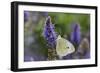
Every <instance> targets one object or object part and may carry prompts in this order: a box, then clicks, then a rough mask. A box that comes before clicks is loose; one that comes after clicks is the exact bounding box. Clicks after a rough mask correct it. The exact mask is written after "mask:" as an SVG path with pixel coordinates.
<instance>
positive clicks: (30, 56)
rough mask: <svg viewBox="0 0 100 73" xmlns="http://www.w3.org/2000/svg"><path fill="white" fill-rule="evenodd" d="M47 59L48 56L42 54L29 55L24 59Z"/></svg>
mask: <svg viewBox="0 0 100 73" xmlns="http://www.w3.org/2000/svg"><path fill="white" fill-rule="evenodd" d="M45 60H47V57H46V56H42V55H35V54H34V55H27V56H24V61H25V62H28V61H45Z"/></svg>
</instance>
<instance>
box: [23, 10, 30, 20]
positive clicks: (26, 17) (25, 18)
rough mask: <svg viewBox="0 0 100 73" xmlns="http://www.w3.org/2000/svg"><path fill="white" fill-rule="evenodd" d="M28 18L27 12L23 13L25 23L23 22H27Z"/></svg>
mask: <svg viewBox="0 0 100 73" xmlns="http://www.w3.org/2000/svg"><path fill="white" fill-rule="evenodd" d="M29 16H30V13H29V11H24V21H25V22H26V21H28V19H29Z"/></svg>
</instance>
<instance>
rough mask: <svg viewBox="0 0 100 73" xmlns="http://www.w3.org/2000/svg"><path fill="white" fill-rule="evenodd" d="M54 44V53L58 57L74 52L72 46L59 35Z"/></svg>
mask: <svg viewBox="0 0 100 73" xmlns="http://www.w3.org/2000/svg"><path fill="white" fill-rule="evenodd" d="M56 43H57V44H56V52H57V55H58V56H60V57H62V56H66V55H68V54H70V53H72V52H74V51H75V48H74V46H73V45H72V44H71V43H70V42H69V41H68V40H66V39H64V38H62V37H61V36H60V35H59V36H58V38H57V40H56Z"/></svg>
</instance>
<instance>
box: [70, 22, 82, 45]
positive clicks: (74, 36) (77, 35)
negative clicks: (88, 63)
mask: <svg viewBox="0 0 100 73" xmlns="http://www.w3.org/2000/svg"><path fill="white" fill-rule="evenodd" d="M80 40H81V32H80V25H79V24H73V25H72V33H71V42H72V43H73V44H74V45H79V43H80Z"/></svg>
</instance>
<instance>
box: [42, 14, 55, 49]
mask: <svg viewBox="0 0 100 73" xmlns="http://www.w3.org/2000/svg"><path fill="white" fill-rule="evenodd" d="M43 36H44V38H45V39H46V41H47V42H48V45H49V46H50V47H51V48H54V47H55V43H56V41H55V40H56V38H57V36H56V33H55V31H54V25H53V24H52V23H51V18H50V16H48V17H47V19H46V22H45V26H44V31H43Z"/></svg>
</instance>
